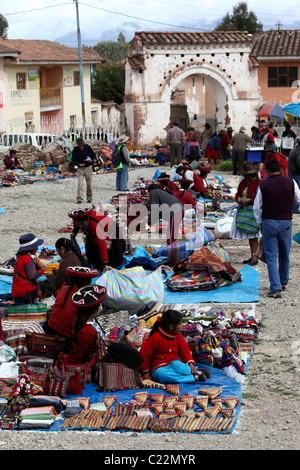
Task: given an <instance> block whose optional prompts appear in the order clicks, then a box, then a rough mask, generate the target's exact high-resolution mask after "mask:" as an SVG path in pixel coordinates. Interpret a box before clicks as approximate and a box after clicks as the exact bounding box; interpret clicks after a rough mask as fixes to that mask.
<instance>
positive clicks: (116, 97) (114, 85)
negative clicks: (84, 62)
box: [92, 62, 125, 104]
mask: <svg viewBox="0 0 300 470" xmlns="http://www.w3.org/2000/svg"><path fill="white" fill-rule="evenodd" d="M124 93H125V72H124V70H123V67H122V63H120V62H119V63H116V64H112V63H106V64H103V65H101V67H99V69H98V70H97V72H96V77H95V82H94V84H93V87H92V95H93V97H94V98H97V99H99V100H101V101H114V102H115V103H117V104H121V103H122V102H123V98H124Z"/></svg>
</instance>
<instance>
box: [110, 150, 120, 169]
mask: <svg viewBox="0 0 300 470" xmlns="http://www.w3.org/2000/svg"><path fill="white" fill-rule="evenodd" d="M120 163H121V158H120V152H119V147H118V145H116V146H115V148H114V151H113V153H112V156H111V164H112V166H114V167H118V166H119V165H120Z"/></svg>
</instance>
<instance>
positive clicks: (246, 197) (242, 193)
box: [230, 162, 261, 266]
mask: <svg viewBox="0 0 300 470" xmlns="http://www.w3.org/2000/svg"><path fill="white" fill-rule="evenodd" d="M243 176H244V178H243V179H242V180H241V181H240V183H239V186H238V189H237V193H236V196H235V200H236V202H237V203H238V204H239V205H244V204H246V205H249V206H253V204H254V199H255V196H256V192H257V188H258V185H259V183H260V179H259V177H258V170H257V169H256V168H255V167H254V165H253V163H252V162H245V163H244V165H243ZM260 237H261V234H260V231H259V230H258V231H257V232H255V233H247V232H243V231H242V230H240V229H239V228H238V227H237V226H236V215H235V217H234V221H233V224H232V229H231V233H230V238H235V239H248V240H249V245H250V250H251V257H250V258H249V259H247V260H245V261H243V263H244V264H249V265H250V266H256V265H257V264H258V258H257V256H256V252H257V250H258V238H260Z"/></svg>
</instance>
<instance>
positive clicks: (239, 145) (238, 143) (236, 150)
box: [231, 126, 251, 175]
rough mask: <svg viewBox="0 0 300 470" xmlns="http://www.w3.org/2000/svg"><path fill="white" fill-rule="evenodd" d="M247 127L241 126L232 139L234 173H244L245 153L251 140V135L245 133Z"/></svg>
mask: <svg viewBox="0 0 300 470" xmlns="http://www.w3.org/2000/svg"><path fill="white" fill-rule="evenodd" d="M245 130H246V128H245V127H243V126H242V127H241V128H240V130H239V132H238V133H237V134H235V135H234V136H233V137H232V139H231V145H232V162H233V174H234V175H237V174H239V175H240V174H242V171H243V164H244V160H245V154H246V150H247V143H249V142H250V141H251V137H249V136H248V135H246V134H245Z"/></svg>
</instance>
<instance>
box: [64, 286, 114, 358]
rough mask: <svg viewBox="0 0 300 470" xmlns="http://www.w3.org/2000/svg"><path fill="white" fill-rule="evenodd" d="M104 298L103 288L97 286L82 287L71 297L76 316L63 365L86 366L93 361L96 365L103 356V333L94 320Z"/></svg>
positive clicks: (104, 351) (104, 291) (104, 352)
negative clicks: (68, 349)
mask: <svg viewBox="0 0 300 470" xmlns="http://www.w3.org/2000/svg"><path fill="white" fill-rule="evenodd" d="M105 297H106V289H105V287H102V286H97V285H93V286H86V287H82V288H81V289H78V290H77V291H76V292H74V294H73V295H72V303H73V305H74V307H75V310H76V314H75V321H74V324H73V331H72V336H71V338H70V351H69V352H68V354H66V355H64V356H63V361H64V362H65V363H67V364H86V363H91V362H92V360H93V359H94V362H95V363H96V362H98V361H100V360H101V359H102V358H103V357H104V356H105V354H106V348H105V343H104V333H103V330H102V328H101V326H100V325H99V323H98V322H97V321H96V319H95V317H96V316H97V314H98V311H99V308H100V305H101V303H102V302H103V300H104V299H105Z"/></svg>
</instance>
